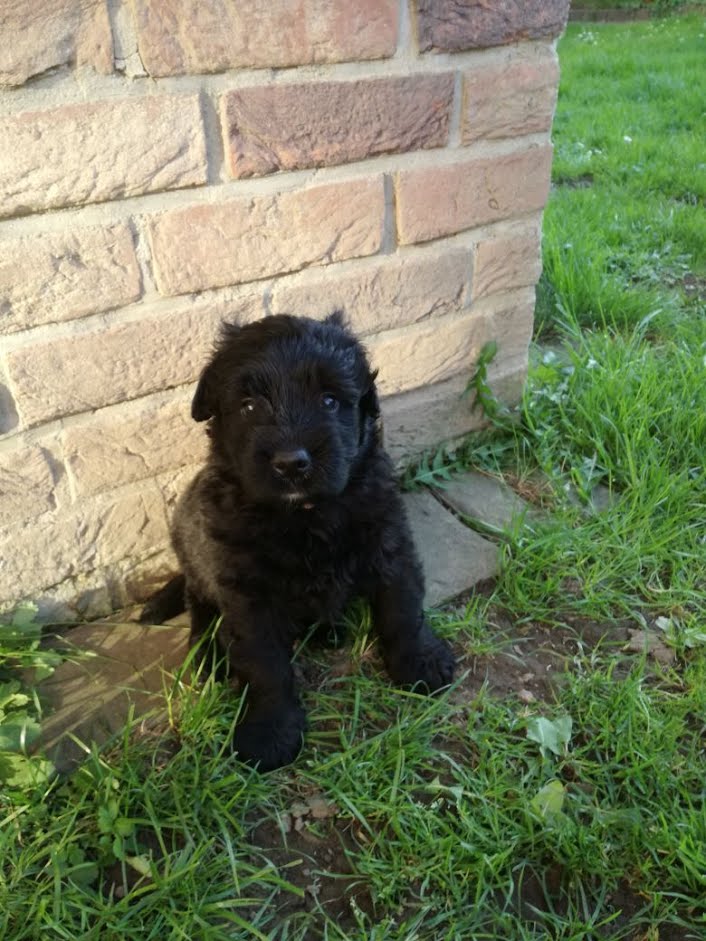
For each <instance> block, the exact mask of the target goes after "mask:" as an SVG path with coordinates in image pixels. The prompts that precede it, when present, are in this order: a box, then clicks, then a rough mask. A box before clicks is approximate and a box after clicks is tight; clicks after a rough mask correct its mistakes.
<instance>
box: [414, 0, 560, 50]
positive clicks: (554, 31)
mask: <svg viewBox="0 0 706 941" xmlns="http://www.w3.org/2000/svg"><path fill="white" fill-rule="evenodd" d="M568 15H569V0H493V2H492V3H488V2H487V0H418V2H417V28H418V38H419V48H420V49H421V50H422V52H426V51H428V50H429V49H436V50H439V51H442V52H461V51H462V50H464V49H483V48H485V47H487V46H500V45H504V44H506V43H511V42H519V41H520V40H523V39H540V38H544V37H552V36H558V35H559V34H560V33H561V32H562V31H563V29H564V27H565V26H566V20H567V17H568Z"/></svg>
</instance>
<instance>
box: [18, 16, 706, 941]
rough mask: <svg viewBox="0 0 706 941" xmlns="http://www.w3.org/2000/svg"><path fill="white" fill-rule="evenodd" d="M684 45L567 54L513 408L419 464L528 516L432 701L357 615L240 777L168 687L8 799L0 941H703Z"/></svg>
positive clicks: (694, 371)
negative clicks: (605, 498)
mask: <svg viewBox="0 0 706 941" xmlns="http://www.w3.org/2000/svg"><path fill="white" fill-rule="evenodd" d="M704 34H706V24H704V21H703V18H700V17H696V16H689V17H684V18H674V19H665V20H657V21H651V22H648V23H637V24H630V25H621V26H614V25H611V26H599V25H596V24H591V26H590V29H588V28H587V27H585V26H580V25H574V26H571V27H570V28H569V31H568V33H567V35H566V37H565V38H564V39H563V40H562V41H561V43H560V58H561V62H562V85H561V94H560V103H559V110H558V114H557V121H556V125H555V146H556V159H555V168H554V189H553V193H552V197H551V200H550V204H549V207H548V209H547V212H546V218H545V230H544V232H545V234H544V257H545V274H544V276H543V280H542V285H541V292H540V306H539V316H538V320H537V341H538V342H537V346H536V349H535V350H534V366H533V369H532V373H531V376H530V381H529V383H528V387H527V391H526V395H525V398H524V401H523V403H522V406H521V407H520V409H518V411H517V414H516V415H514V416H510V417H508V416H504V415H503V414H502V412H498V413H497V417H496V423H497V426H496V427H495V428H494V429H493V430H491V431H489V432H488V433H486V434H484V435H483V436H476V437H474V438H473V439H472V440H470V441H468V442H466V443H464V444H463V445H462V446H459V447H457V448H456V449H455V451H453V452H445V454H444V458H445V461H446V464H447V466H449V467H450V468H452V469H459V468H462V467H466V466H471V465H474V466H476V467H480V468H481V469H483V470H485V471H487V472H489V473H493V474H498V475H502V476H503V477H504V478H505V479H506V480H507V481H509V482H510V483H511V484H512V485H513V486H515V487H516V488H517V489H518V490H519V491H520V492H521V493H522V494H523V495H524V496H525V497H529V498H531V499H533V500H534V501H535V502H537V503H538V505H540V506H541V507H543V508H544V509H545V510H546V515H545V516H544V517H543V518H541V519H540V520H539V521H537V520H536V519H534V517H533V521H532V522H531V523H530V522H527V521H525V522H524V525H521V524H520V523H518V525H517V527H516V528H515V529H513V531H512V532H511V533H510V534H509V535H508V536H507V538H506V539H505V540H504V541H503V550H502V551H503V569H502V573H501V576H500V578H499V579H498V582H497V584H496V585H495V586H494V588H492V589H491V590H489V591H487V592H484V593H482V594H478V595H476V596H474V597H473V598H471V599H469V600H467V601H466V602H464V603H462V604H458V605H456V606H455V607H453V608H449V609H447V610H445V611H440V612H435V613H434V614H433V615H432V617H433V621H434V625H435V627H436V629H437V630H438V631H439V632H440V633H443V634H444V635H445V636H447V637H449V638H450V639H452V641H453V643H454V644H455V646H456V649H457V652H458V654H459V657H460V659H461V669H460V676H459V679H458V681H457V683H456V685H455V687H454V688H453V689H452V690H451V691H450V692H449V693H448V694H446V695H444V696H442V697H439V698H436V699H426V698H423V697H419V696H416V695H414V694H412V693H404V692H400V691H396V690H393V689H391V688H390V687H389V685H388V683H387V681H386V678H385V676H384V674H383V673H382V671H381V669H380V664H379V661H378V659H377V656H376V653H375V647H374V643H373V640H372V637H370V636H369V624H368V620H367V616H366V614H365V612H363V611H353V612H351V614H350V622H351V623H350V627H351V631H352V634H353V647H352V650H351V649H350V646H349V647H347V648H345V649H344V650H343V651H327V650H321V649H320V648H314V647H312V646H311V645H307V649H305V650H303V651H302V652H301V654H299V653H298V655H297V664H298V669H299V670H300V671H301V674H302V685H303V686H304V688H305V689H306V690H307V692H306V694H305V698H306V704H307V707H308V710H309V719H310V731H309V735H308V739H307V743H306V748H305V750H304V751H303V753H302V754H301V756H300V758H299V759H298V761H297V762H296V763H295V765H293V766H292V767H290V768H287V769H283V770H282V771H278V772H275V773H272V774H269V775H263V776H261V775H259V774H258V773H257V772H253V771H250V770H248V769H246V768H244V767H243V766H241V765H239V764H238V763H237V762H235V761H233V759H232V758H231V757H230V756H229V752H228V738H229V734H230V731H231V729H232V725H233V722H234V721H235V710H234V705H233V702H232V699H230V698H229V697H228V696H227V695H226V693H225V692H224V690H223V689H222V688H221V687H220V686H219V685H218V684H217V683H215V682H214V681H213V680H212V679H210V678H207V679H206V680H205V683H204V684H203V685H199V686H196V685H194V684H192V683H190V682H187V680H186V679H185V678H184V677H176V678H175V679H174V681H173V683H171V684H170V685H169V686H168V688H167V689H166V690H165V693H166V699H167V704H168V719H167V720H166V721H161V722H153V723H147V724H137V723H135V724H134V725H133V726H132V727H129V728H127V729H126V730H125V732H124V734H123V735H122V736H120V737H119V738H118V740H117V741H115V742H114V743H113V744H112V746H111V747H110V748H109V749H107V750H105V751H103V752H102V753H98V752H95V753H93V754H92V755H91V756H90V757H89V758H88V760H87V761H86V762H85V764H84V765H83V766H82V767H81V769H80V770H79V771H78V772H77V773H76V774H74V775H73V776H72V777H71V778H69V779H64V780H53V781H50V782H49V783H45V784H43V785H41V784H38V785H37V786H36V787H34V788H32V787H30V786H28V785H27V784H26V783H25V784H24V786H23V787H16V788H14V790H12V791H10V790H6V793H5V795H4V797H3V799H2V804H0V806H1V807H2V810H1V815H2V816H1V819H0V937H2V938H3V939H4V941H20V939H27V941H37V939H40V938H47V939H54V938H57V939H96V941H118V939H120V941H130V939H135V941H138V939H139V941H149V939H160V941H165V939H188V941H194V939H199V941H201V939H203V941H216V939H218V941H220V939H223V941H225V939H229V941H241V939H242V941H245V939H252V938H259V939H282V941H284V939H309V938H327V939H331V941H334V939H341V941H343V939H354V941H355V939H360V941H363V939H380V941H382V939H385V941H388V939H391V941H396V939H398V941H412V939H415V941H443V939H449V941H451V939H461V941H467V939H471V941H475V939H478V941H481V939H488V941H496V939H498V938H505V939H508V941H529V939H533V941H540V939H562V941H593V939H596V941H598V939H600V941H603V939H615V941H617V939H629V941H682V939H703V938H704V937H706V806H705V801H706V757H705V755H704V736H705V732H706V316H704V315H705V314H706V305H705V303H704V299H703V292H704V283H705V282H704V277H705V274H706V254H705V253H706V220H705V217H704V205H703V204H704V195H705V194H704V191H705V190H706V167H705V164H704V159H705V157H704V148H703V125H704V111H705V100H704V94H705V89H706V39H705V38H704ZM479 378H480V377H479ZM428 474H429V462H428V461H427V462H425V463H423V464H422V466H421V468H420V469H418V471H417V472H416V473H415V472H414V471H412V472H411V473H410V474H408V475H407V478H406V480H407V482H408V484H410V485H414V483H415V480H416V481H417V482H419V480H421V479H422V478H424V477H425V476H428ZM598 485H602V486H603V487H605V488H608V491H609V493H610V496H611V499H610V503H609V506H608V508H607V509H604V510H602V511H600V512H599V511H598V510H597V509H596V507H595V506H594V502H593V496H594V494H595V488H596V487H597V486H598ZM20 628H21V629H22V630H23V631H25V633H27V632H29V634H30V635H31V630H30V628H28V627H27V625H20ZM32 642H33V641H32ZM1 653H2V651H0V654H1ZM28 656H30V654H28ZM2 694H4V695H5V700H6V702H5V705H4V706H3V703H2V702H0V708H6V709H11V708H13V707H16V708H17V709H18V710H19V709H20V707H21V708H31V702H24V701H23V700H22V699H20V700H19V701H18V700H17V698H16V697H17V696H20V697H22V695H23V694H22V693H21V692H18V691H17V690H16V689H15V688H14V687H13V688H8V687H1V688H0V700H2ZM13 696H14V697H15V700H14V701H13V702H11V701H10V699H11V697H13ZM41 770H42V769H41V768H39V769H37V773H38V775H41ZM2 771H3V768H2V766H0V772H2ZM24 772H25V773H26V774H28V775H29V774H30V773H31V772H30V771H29V770H27V769H24ZM0 776H1V775H0Z"/></svg>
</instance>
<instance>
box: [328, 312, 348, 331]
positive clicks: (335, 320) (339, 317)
mask: <svg viewBox="0 0 706 941" xmlns="http://www.w3.org/2000/svg"><path fill="white" fill-rule="evenodd" d="M324 323H330V324H333V326H334V327H345V326H346V315H345V313H344V312H343V311H342V310H340V309H339V310H334V311H333V312H332V313H330V314H329V315H328V317H327V318H326V319H325V320H324Z"/></svg>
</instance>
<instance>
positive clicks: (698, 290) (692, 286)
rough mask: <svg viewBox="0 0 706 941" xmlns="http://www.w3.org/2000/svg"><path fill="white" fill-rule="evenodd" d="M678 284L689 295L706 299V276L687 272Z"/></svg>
mask: <svg viewBox="0 0 706 941" xmlns="http://www.w3.org/2000/svg"><path fill="white" fill-rule="evenodd" d="M678 284H679V287H680V288H681V289H682V291H683V292H684V293H685V294H686V296H687V297H690V298H692V297H693V298H697V299H698V300H706V278H700V277H698V276H697V275H695V274H685V275H684V277H683V278H682V279H681V280H680V281H679V282H678Z"/></svg>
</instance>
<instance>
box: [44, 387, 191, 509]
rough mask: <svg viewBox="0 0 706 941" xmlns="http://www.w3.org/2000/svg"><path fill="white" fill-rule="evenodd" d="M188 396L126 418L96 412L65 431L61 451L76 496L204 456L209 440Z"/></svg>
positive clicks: (156, 472)
mask: <svg viewBox="0 0 706 941" xmlns="http://www.w3.org/2000/svg"><path fill="white" fill-rule="evenodd" d="M190 406H191V394H190V393H189V394H187V395H185V396H182V397H180V398H179V399H178V400H177V401H172V402H168V403H166V404H160V405H154V404H149V405H147V406H146V407H144V408H142V409H140V411H139V412H138V413H134V414H130V415H127V416H121V415H115V414H114V413H112V412H111V413H109V414H107V415H96V416H94V418H93V419H92V420H91V422H90V423H88V424H85V425H81V426H80V427H78V426H77V427H73V428H70V429H67V430H66V431H65V432H64V435H63V443H64V454H65V458H66V463H67V466H68V468H69V473H70V474H71V476H72V477H73V480H74V484H75V487H76V492H77V493H78V495H79V496H83V495H84V494H94V493H99V492H101V491H104V490H111V489H114V488H115V487H118V486H120V485H121V484H125V483H129V482H131V481H133V480H144V479H145V478H149V477H155V476H156V475H157V474H160V473H162V472H163V471H167V470H171V469H173V468H178V467H183V466H184V465H188V464H194V463H198V462H201V461H203V460H204V458H205V457H206V454H207V452H208V438H207V436H206V433H205V429H204V426H203V425H202V424H198V423H197V422H195V421H194V420H193V419H192V417H191V410H190Z"/></svg>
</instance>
